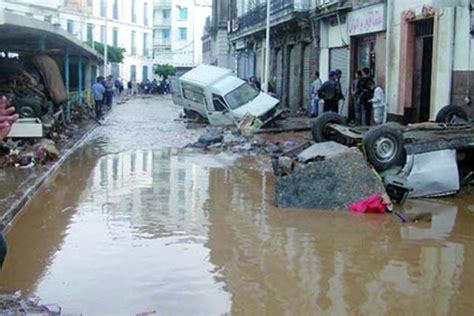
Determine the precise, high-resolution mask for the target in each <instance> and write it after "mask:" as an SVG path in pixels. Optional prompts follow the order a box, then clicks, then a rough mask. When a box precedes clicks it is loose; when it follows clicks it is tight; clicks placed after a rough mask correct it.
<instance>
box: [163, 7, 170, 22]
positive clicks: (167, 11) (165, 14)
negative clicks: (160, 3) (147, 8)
mask: <svg viewBox="0 0 474 316" xmlns="http://www.w3.org/2000/svg"><path fill="white" fill-rule="evenodd" d="M170 17H171V10H170V9H165V10H163V20H169V18H170Z"/></svg>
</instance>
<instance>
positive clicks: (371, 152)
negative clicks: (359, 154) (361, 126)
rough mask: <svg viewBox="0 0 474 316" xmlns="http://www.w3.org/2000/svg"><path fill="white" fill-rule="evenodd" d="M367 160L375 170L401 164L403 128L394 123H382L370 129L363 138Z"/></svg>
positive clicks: (383, 169)
mask: <svg viewBox="0 0 474 316" xmlns="http://www.w3.org/2000/svg"><path fill="white" fill-rule="evenodd" d="M363 143H364V148H365V153H366V155H367V160H368V161H369V162H370V163H371V164H372V166H374V168H375V170H377V171H385V170H388V169H390V168H392V167H395V166H403V164H404V163H405V161H406V153H405V149H404V147H403V145H404V142H403V130H402V129H401V128H400V127H398V126H397V125H395V124H391V123H388V124H384V125H380V126H377V127H374V128H372V129H370V130H369V131H368V132H367V133H366V134H365V135H364V139H363Z"/></svg>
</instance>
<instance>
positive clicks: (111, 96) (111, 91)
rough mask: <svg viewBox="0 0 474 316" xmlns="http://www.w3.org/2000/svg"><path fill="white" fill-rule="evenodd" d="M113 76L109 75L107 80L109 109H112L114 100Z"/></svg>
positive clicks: (106, 90)
mask: <svg viewBox="0 0 474 316" xmlns="http://www.w3.org/2000/svg"><path fill="white" fill-rule="evenodd" d="M112 78H113V77H112V76H111V75H108V76H107V80H105V84H104V85H105V102H106V103H107V107H108V108H109V109H111V108H112V104H113V100H114V81H113V80H112Z"/></svg>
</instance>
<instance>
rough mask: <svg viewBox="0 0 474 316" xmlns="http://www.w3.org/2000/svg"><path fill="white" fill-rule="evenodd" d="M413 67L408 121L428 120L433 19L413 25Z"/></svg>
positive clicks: (431, 70) (431, 71)
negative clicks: (411, 97)
mask: <svg viewBox="0 0 474 316" xmlns="http://www.w3.org/2000/svg"><path fill="white" fill-rule="evenodd" d="M415 30H416V37H415V67H414V73H413V100H412V103H413V107H412V111H413V113H411V115H410V116H411V119H410V121H411V122H413V123H416V122H426V121H428V120H429V119H430V107H431V75H432V73H433V61H432V59H433V19H426V20H421V21H418V22H416V23H415Z"/></svg>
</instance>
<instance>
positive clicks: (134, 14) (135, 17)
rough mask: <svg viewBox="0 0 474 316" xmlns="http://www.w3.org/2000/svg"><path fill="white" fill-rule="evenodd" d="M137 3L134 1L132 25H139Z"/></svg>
mask: <svg viewBox="0 0 474 316" xmlns="http://www.w3.org/2000/svg"><path fill="white" fill-rule="evenodd" d="M136 6H137V1H136V0H132V23H137V8H136Z"/></svg>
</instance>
